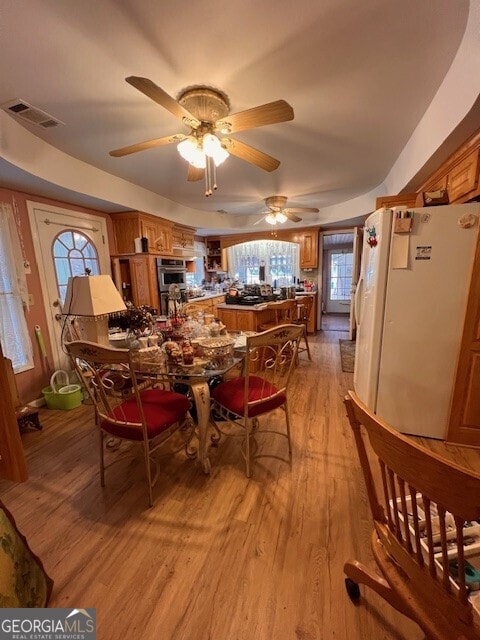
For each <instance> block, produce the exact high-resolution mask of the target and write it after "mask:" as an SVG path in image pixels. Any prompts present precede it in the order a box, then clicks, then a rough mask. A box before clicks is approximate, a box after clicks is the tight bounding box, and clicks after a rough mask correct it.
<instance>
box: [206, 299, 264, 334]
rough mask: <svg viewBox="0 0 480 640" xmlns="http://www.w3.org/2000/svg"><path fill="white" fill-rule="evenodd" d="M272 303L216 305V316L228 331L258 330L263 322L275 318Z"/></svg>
mask: <svg viewBox="0 0 480 640" xmlns="http://www.w3.org/2000/svg"><path fill="white" fill-rule="evenodd" d="M273 304H274V303H272V302H269V303H267V302H265V303H262V304H254V305H252V306H249V305H243V304H226V303H223V304H219V305H217V311H216V314H217V318H218V319H219V320H220V322H222V323H223V324H224V325H225V326H226V327H227V329H228V330H229V331H258V330H259V326H260V325H261V324H263V323H264V322H270V321H272V320H274V319H275V312H274V311H273V308H272V306H273Z"/></svg>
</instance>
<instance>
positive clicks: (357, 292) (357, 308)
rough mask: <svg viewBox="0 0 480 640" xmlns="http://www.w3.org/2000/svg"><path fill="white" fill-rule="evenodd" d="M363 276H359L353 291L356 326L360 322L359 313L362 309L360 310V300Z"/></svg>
mask: <svg viewBox="0 0 480 640" xmlns="http://www.w3.org/2000/svg"><path fill="white" fill-rule="evenodd" d="M363 283H364V281H363V276H360V278H359V280H358V282H357V288H356V290H355V319H356V322H357V324H358V325H359V324H360V323H361V321H362V318H361V312H362V310H363V309H361V308H360V305H361V302H362V298H363V286H364V285H363Z"/></svg>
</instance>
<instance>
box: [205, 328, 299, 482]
mask: <svg viewBox="0 0 480 640" xmlns="http://www.w3.org/2000/svg"><path fill="white" fill-rule="evenodd" d="M301 336H302V327H299V326H297V325H292V324H287V325H281V326H279V327H275V328H273V329H269V330H268V331H264V332H262V333H258V334H256V335H253V336H247V338H246V351H245V354H246V355H245V360H244V367H243V371H242V375H240V376H237V377H235V378H231V379H229V380H226V381H225V382H222V383H220V384H219V385H218V386H217V387H215V389H214V390H213V392H212V416H213V419H214V420H215V416H217V417H221V418H222V419H223V420H224V421H225V422H226V423H228V424H229V425H230V427H231V429H232V430H228V431H227V430H226V429H225V428H224V426H223V425H224V423H223V422H222V423H220V422H219V421H218V420H216V427H217V429H218V431H219V432H220V433H221V434H223V435H229V436H231V435H234V436H240V437H241V438H242V441H243V446H242V453H243V456H244V458H245V465H246V467H245V471H246V475H247V477H250V476H251V468H252V461H253V459H254V458H259V457H273V458H279V459H281V460H284V458H280V457H279V456H277V455H275V454H273V453H272V454H270V453H263V451H262V452H261V453H259V452H258V450H257V444H256V440H255V438H256V437H257V435H259V434H260V433H268V434H277V435H280V436H282V437H283V438H286V440H287V443H288V461H289V462H291V459H292V444H291V438H290V417H289V412H288V402H287V399H288V383H289V380H290V376H291V373H292V368H293V366H294V364H295V361H296V357H297V350H298V343H299V341H300V338H301ZM253 371H254V372H255V373H252V372H253ZM276 410H283V412H284V415H285V423H286V424H285V427H286V428H285V429H284V430H280V427H278V428H277V427H276V426H275V420H274V418H273V417H272V418H271V420H270V421H269V424H268V425H267V428H264V429H260V427H259V418H260V417H263V416H265V415H266V414H269V413H271V412H273V411H276ZM272 423H273V425H274V426H273V427H272V426H271V424H272Z"/></svg>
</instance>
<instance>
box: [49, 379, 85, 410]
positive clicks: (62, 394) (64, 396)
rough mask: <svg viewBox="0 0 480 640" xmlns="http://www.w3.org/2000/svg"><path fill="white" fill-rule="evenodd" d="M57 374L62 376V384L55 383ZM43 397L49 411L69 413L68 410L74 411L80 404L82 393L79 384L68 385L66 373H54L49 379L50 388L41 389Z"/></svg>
mask: <svg viewBox="0 0 480 640" xmlns="http://www.w3.org/2000/svg"><path fill="white" fill-rule="evenodd" d="M59 374H62V375H63V376H64V379H65V383H64V384H58V383H56V382H55V380H56V378H57V377H58V375H59ZM42 393H43V397H44V398H45V402H46V403H47V407H48V408H49V409H61V410H63V411H69V410H70V409H76V408H77V407H79V406H80V405H81V404H82V401H83V393H82V388H81V387H80V385H79V384H69V383H68V374H67V372H66V371H62V370H59V371H55V373H54V374H53V376H52V377H51V378H50V386H49V387H45V388H44V389H42Z"/></svg>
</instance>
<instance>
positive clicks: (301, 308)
mask: <svg viewBox="0 0 480 640" xmlns="http://www.w3.org/2000/svg"><path fill="white" fill-rule="evenodd" d="M313 303H314V297H313V296H302V297H301V298H296V299H295V304H296V314H295V317H294V320H293V322H294V323H295V324H300V325H302V326H303V336H302V338H303V342H304V343H305V346H302V345H301V344H300V346H299V347H298V353H299V354H300V353H302V352H303V351H306V352H307V356H308V359H309V360H311V359H312V355H311V353H310V345H309V344H308V321H309V319H310V315H311V313H312V309H313Z"/></svg>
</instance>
